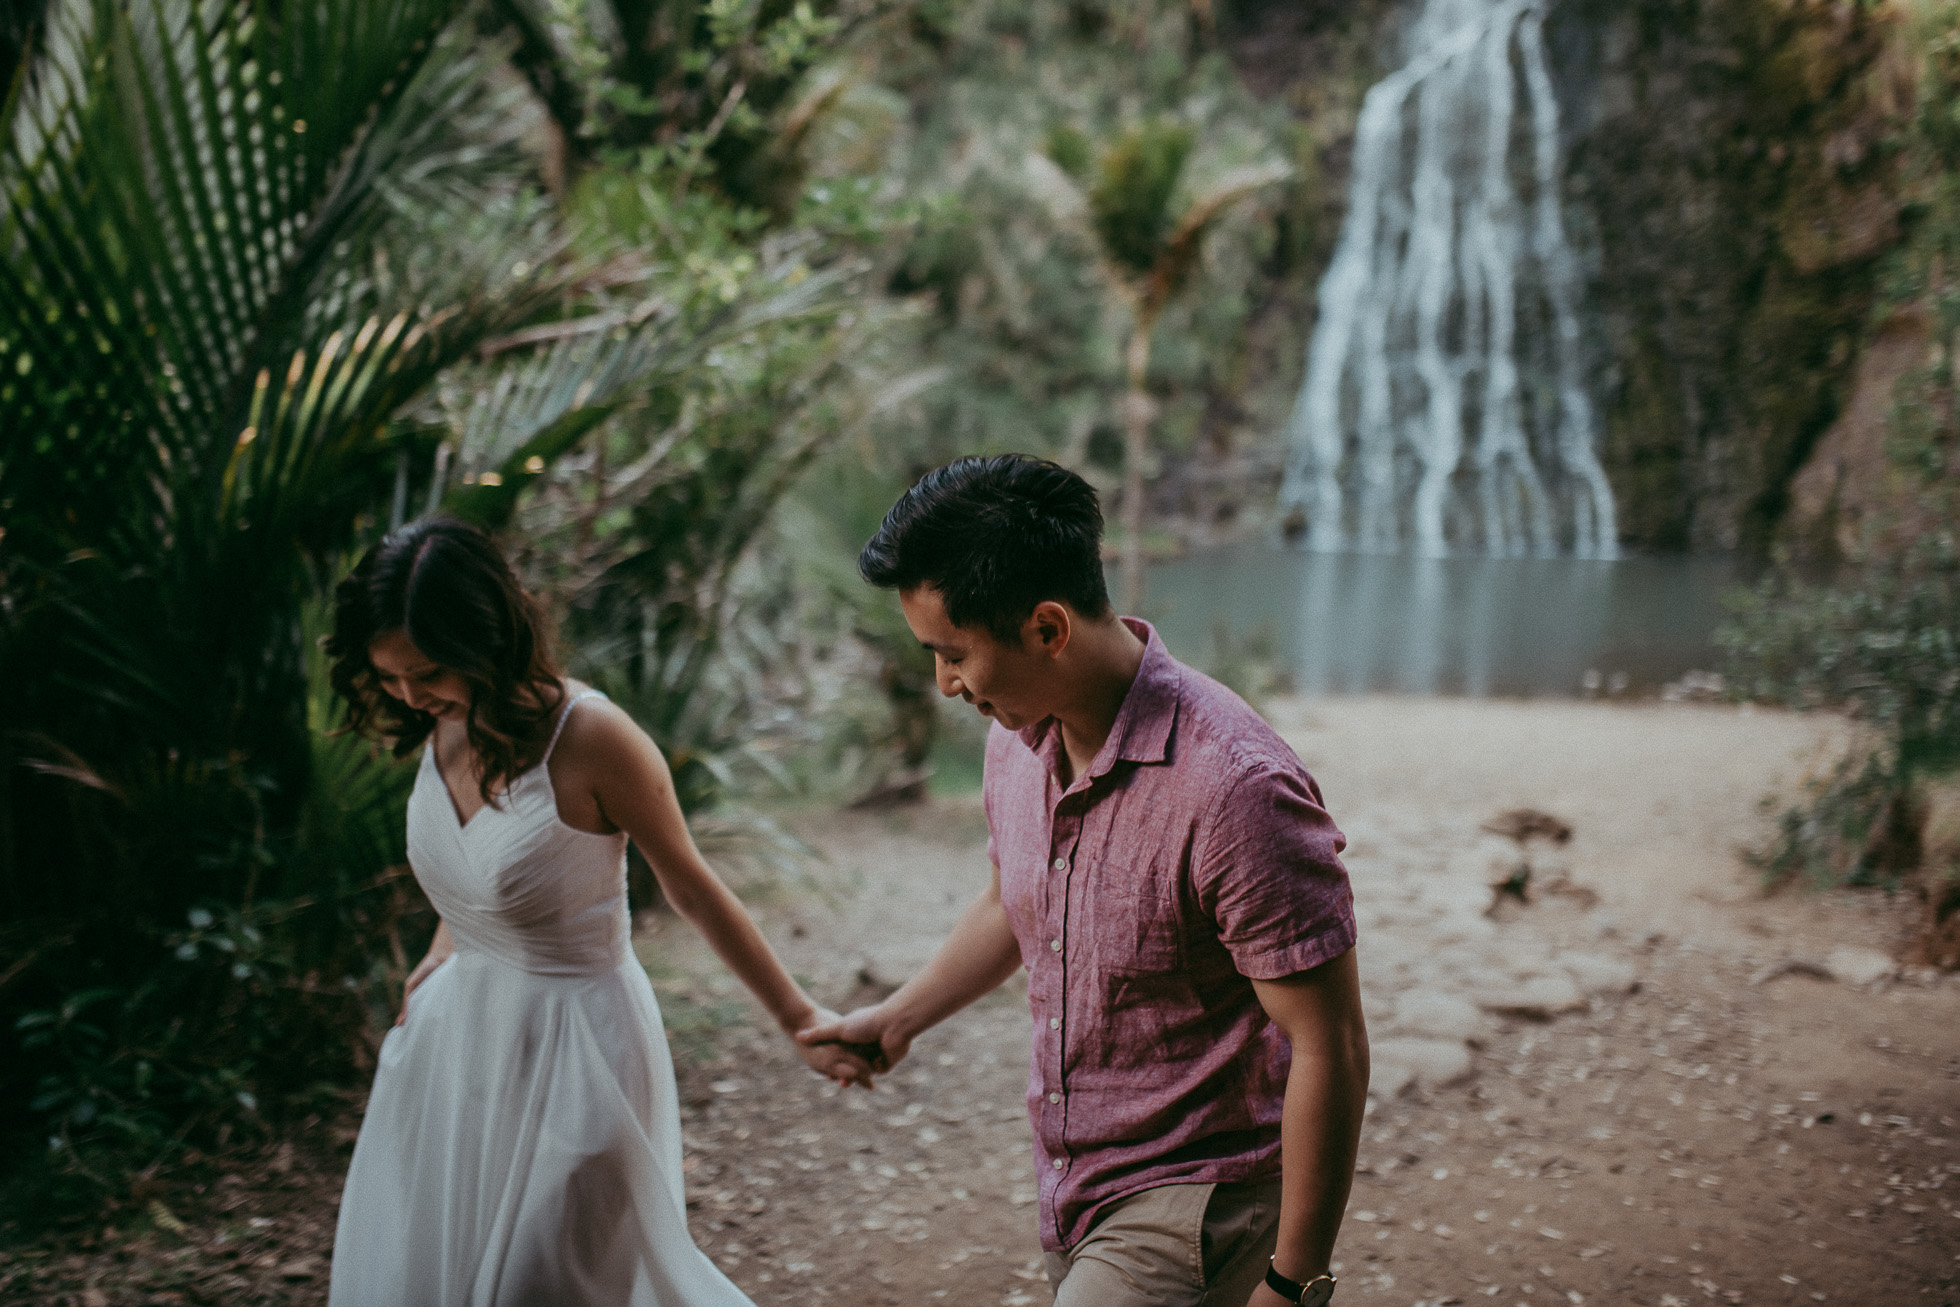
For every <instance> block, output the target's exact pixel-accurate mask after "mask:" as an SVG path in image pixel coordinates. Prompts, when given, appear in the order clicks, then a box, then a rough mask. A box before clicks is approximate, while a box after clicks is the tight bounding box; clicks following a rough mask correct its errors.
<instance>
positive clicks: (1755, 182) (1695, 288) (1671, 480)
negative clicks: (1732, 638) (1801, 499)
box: [1562, 0, 1912, 549]
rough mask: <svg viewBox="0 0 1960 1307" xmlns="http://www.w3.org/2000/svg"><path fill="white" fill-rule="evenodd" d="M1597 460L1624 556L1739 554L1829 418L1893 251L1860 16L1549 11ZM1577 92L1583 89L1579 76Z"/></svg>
mask: <svg viewBox="0 0 1960 1307" xmlns="http://www.w3.org/2000/svg"><path fill="white" fill-rule="evenodd" d="M1562 27H1563V29H1564V31H1565V32H1566V33H1567V48H1568V49H1570V50H1571V51H1572V52H1573V53H1574V54H1575V55H1576V56H1577V57H1576V58H1575V59H1574V60H1573V66H1575V67H1579V68H1586V67H1588V66H1590V70H1591V71H1592V72H1593V76H1592V77H1591V78H1590V79H1579V78H1575V79H1572V80H1573V83H1574V84H1573V85H1572V86H1571V90H1572V92H1573V94H1574V95H1575V97H1576V98H1577V99H1578V103H1579V104H1580V105H1582V106H1583V107H1584V108H1583V110H1582V114H1583V116H1582V117H1581V119H1580V121H1579V122H1578V123H1577V124H1576V126H1575V130H1574V140H1573V142H1572V150H1571V153H1570V156H1569V158H1570V172H1569V184H1570V187H1571V194H1572V197H1573V201H1574V207H1575V209H1577V210H1578V211H1579V212H1581V213H1583V214H1586V215H1589V216H1591V217H1592V218H1593V219H1594V221H1595V222H1596V223H1597V245H1596V248H1597V251H1598V259H1599V262H1598V268H1597V273H1596V278H1595V283H1594V304H1595V307H1596V309H1597V312H1598V315H1599V316H1598V319H1597V322H1598V328H1599V338H1598V340H1599V347H1600V354H1601V358H1602V364H1603V366H1602V368H1601V372H1600V376H1599V383H1600V396H1601V400H1602V403H1603V406H1604V409H1605V412H1606V437H1605V446H1606V447H1605V450H1604V454H1605V458H1606V462H1607V467H1608V472H1609V475H1610V476H1611V478H1612V480H1613V482H1614V488H1615V491H1616V493H1617V496H1618V499H1619V502H1620V521H1621V524H1622V536H1623V539H1624V540H1625V542H1626V543H1627V544H1628V545H1629V546H1631V547H1633V548H1647V549H1734V548H1738V547H1740V548H1757V549H1760V548H1762V547H1764V546H1765V545H1767V544H1768V543H1770V541H1771V540H1772V538H1773V537H1774V536H1775V534H1776V533H1777V531H1778V529H1779V527H1780V526H1781V525H1782V524H1783V522H1784V520H1785V518H1786V516H1787V510H1788V506H1789V502H1790V484H1791V480H1792V478H1793V477H1794V476H1795V474H1796V473H1797V471H1798V469H1799V468H1800V467H1801V466H1802V465H1803V463H1804V461H1805V460H1806V458H1807V457H1808V456H1809V455H1810V453H1811V450H1812V448H1813V446H1814V445H1815V444H1816V443H1817V441H1818V439H1819V437H1820V436H1821V435H1822V434H1823V432H1824V431H1825V430H1826V428H1828V427H1829V426H1830V424H1831V423H1832V422H1833V420H1834V419H1835V418H1836V417H1837V416H1838V414H1839V413H1840V412H1841V411H1842V410H1843V409H1844V408H1845V407H1846V404H1847V402H1848V398H1849V393H1850V389H1851V384H1852V381H1853V378H1854V376H1855V375H1856V374H1855V369H1856V366H1857V360H1858V356H1859V354H1860V352H1861V349H1862V347H1863V344H1864V339H1863V337H1864V335H1865V325H1866V323H1867V322H1868V321H1869V319H1870V317H1871V308H1872V302H1873V297H1874V292H1875V279H1876V272H1877V269H1878V266H1879V262H1880V259H1881V256H1883V255H1884V254H1886V253H1887V251H1889V250H1890V249H1891V248H1893V246H1895V245H1896V243H1897V242H1898V240H1899V238H1900V230H1901V229H1900V223H1899V214H1900V207H1901V206H1900V198H1899V196H1900V181H1899V177H1898V151H1897V150H1896V148H1888V147H1889V146H1890V145H1891V143H1892V141H1893V139H1894V138H1895V137H1896V135H1897V132H1898V130H1899V128H1900V126H1901V124H1902V123H1903V121H1904V120H1905V118H1906V116H1907V114H1908V113H1909V111H1910V107H1911V103H1912V97H1911V89H1910V84H1909V77H1908V76H1907V71H1908V67H1909V65H1908V64H1907V63H1906V62H1905V61H1904V60H1902V59H1900V58H1898V57H1897V52H1896V50H1895V48H1894V38H1895V36H1896V30H1897V16H1896V15H1895V14H1894V13H1893V12H1892V7H1890V6H1887V5H1884V4H1872V5H1849V4H1821V3H1803V2H1802V0H1636V2H1635V3H1632V4H1624V3H1615V4H1606V3H1600V2H1598V0H1572V2H1571V3H1569V4H1567V5H1566V6H1565V8H1564V10H1563V13H1562ZM1587 80H1589V81H1590V85H1587V84H1585V83H1586V81H1587Z"/></svg>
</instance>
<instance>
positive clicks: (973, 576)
mask: <svg viewBox="0 0 1960 1307" xmlns="http://www.w3.org/2000/svg"><path fill="white" fill-rule="evenodd" d="M1102 526H1103V519H1102V508H1101V507H1100V506H1099V505H1098V504H1097V502H1096V490H1095V487H1094V486H1091V485H1090V484H1089V483H1088V482H1087V481H1084V480H1083V479H1082V478H1081V477H1079V476H1077V475H1076V474H1075V473H1073V472H1071V471H1069V470H1068V469H1067V468H1065V467H1062V466H1060V465H1058V464H1055V463H1051V462H1049V461H1048V460H1047V459H1045V458H1031V457H1029V456H1028V455H1026V454H1000V455H996V456H994V457H992V458H979V457H968V458H956V459H954V460H953V461H952V462H950V463H948V464H946V466H944V467H940V468H934V469H933V470H932V471H930V472H928V473H926V474H925V475H924V476H922V477H920V478H919V481H918V484H917V485H915V486H913V487H912V488H911V489H910V490H908V491H906V492H905V493H904V494H903V495H902V496H900V497H899V501H898V502H897V503H896V504H893V505H892V508H891V512H889V513H887V514H885V521H884V524H883V525H882V526H880V527H879V528H878V534H877V535H875V536H872V537H871V543H870V544H867V545H866V546H865V547H864V552H863V553H861V554H859V555H858V571H859V572H861V573H863V575H864V579H865V580H867V581H869V582H871V584H873V585H875V586H878V587H880V588H882V589H886V590H910V589H913V588H914V587H916V586H921V585H929V586H931V587H932V588H933V589H935V590H937V591H939V593H940V595H941V596H942V597H943V598H944V599H945V601H946V616H947V617H948V618H950V619H951V620H952V623H953V625H955V626H966V627H972V626H978V627H984V628H985V629H986V630H987V631H988V632H989V633H991V634H992V635H993V637H994V638H995V639H997V640H1000V641H1002V642H1004V643H1007V644H1012V645H1018V644H1020V642H1021V624H1022V623H1023V622H1025V621H1027V619H1028V614H1029V613H1032V612H1033V611H1034V606H1035V605H1036V604H1038V603H1041V602H1042V601H1044V600H1048V599H1055V600H1060V601H1062V602H1064V603H1066V604H1068V605H1069V606H1070V607H1071V608H1073V609H1075V611H1076V612H1078V613H1080V614H1082V615H1083V616H1084V617H1088V618H1102V617H1107V616H1108V615H1109V611H1110V609H1109V590H1108V588H1107V587H1106V586H1105V584H1104V582H1103V570H1102Z"/></svg>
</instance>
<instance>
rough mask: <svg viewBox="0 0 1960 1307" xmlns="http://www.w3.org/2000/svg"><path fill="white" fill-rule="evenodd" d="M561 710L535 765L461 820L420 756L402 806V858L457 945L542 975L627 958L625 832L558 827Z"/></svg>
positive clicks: (595, 968)
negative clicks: (554, 766) (555, 784)
mask: <svg viewBox="0 0 1960 1307" xmlns="http://www.w3.org/2000/svg"><path fill="white" fill-rule="evenodd" d="M597 694H598V692H597V691H594V690H587V691H585V692H584V693H581V694H578V695H575V696H573V697H572V699H571V700H570V701H569V702H568V703H566V705H565V707H564V709H563V711H562V712H561V714H560V716H559V719H558V725H557V728H556V729H555V730H554V731H553V732H552V739H551V744H550V745H549V746H548V747H547V748H546V750H545V755H544V758H543V759H542V760H540V761H539V763H538V764H537V766H535V767H532V768H531V769H530V770H528V771H525V772H522V773H520V774H519V775H517V776H516V777H514V778H513V779H512V780H511V781H510V783H509V785H508V786H507V787H506V789H505V791H504V792H503V793H502V794H500V795H498V796H497V799H496V801H495V802H493V803H489V804H486V805H484V806H483V807H482V808H481V809H479V810H478V811H477V813H476V815H475V816H473V817H471V818H470V819H469V820H468V821H467V822H465V821H462V820H461V819H460V818H459V817H458V816H457V815H456V805H455V803H454V801H453V800H452V799H451V798H450V796H449V789H448V787H447V786H446V785H445V784H444V783H443V779H442V772H441V770H440V769H439V768H438V767H437V766H436V758H435V746H434V744H433V742H432V743H430V744H429V745H428V746H426V747H425V748H424V749H423V750H422V765H421V770H420V772H419V773H418V774H417V776H416V778H415V788H414V789H413V790H412V791H411V792H410V794H409V799H408V860H409V863H410V865H411V866H413V868H414V870H415V878H416V880H417V881H419V882H420V883H421V885H422V889H423V891H424V892H425V893H426V894H428V896H429V901H430V903H432V904H433V905H434V906H435V909H436V911H437V912H438V913H439V914H441V916H442V919H443V920H444V921H446V922H447V923H449V933H450V934H451V935H452V936H454V937H455V940H456V947H457V949H458V950H467V951H470V952H476V953H483V954H487V955H488V956H490V957H492V958H495V959H496V960H498V961H499V962H502V963H504V964H505V965H507V966H512V967H516V968H518V969H519V970H521V971H528V972H531V973H532V974H534V975H542V976H585V975H596V974H599V973H601V972H605V971H609V970H611V969H612V968H614V967H617V966H618V965H619V963H620V962H621V961H622V960H623V959H624V958H626V957H627V956H628V954H629V950H630V938H631V929H630V924H629V920H628V916H627V910H626V837H625V836H624V835H617V834H616V835H595V834H592V833H591V832H589V831H582V830H579V829H577V828H576V827H573V826H568V825H566V824H565V822H564V820H563V819H562V818H561V817H559V815H558V796H557V794H556V792H555V791H554V790H553V789H552V786H551V767H550V762H551V753H552V750H553V749H555V748H556V747H557V743H558V735H559V733H560V732H562V731H563V730H564V727H565V722H566V720H567V719H568V718H569V717H570V716H571V710H572V707H573V705H575V704H577V703H578V702H579V701H580V700H582V699H586V698H590V697H594V696H596V695H597Z"/></svg>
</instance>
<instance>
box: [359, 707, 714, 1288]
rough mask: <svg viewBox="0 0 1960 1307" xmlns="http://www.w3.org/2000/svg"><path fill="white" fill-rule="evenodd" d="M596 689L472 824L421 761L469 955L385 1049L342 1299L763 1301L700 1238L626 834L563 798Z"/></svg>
mask: <svg viewBox="0 0 1960 1307" xmlns="http://www.w3.org/2000/svg"><path fill="white" fill-rule="evenodd" d="M594 693H596V692H595V691H586V692H585V693H583V694H579V695H577V696H574V697H573V698H572V699H571V700H570V701H568V702H567V703H566V705H565V707H564V709H563V711H562V712H561V713H560V715H559V718H558V723H557V726H556V728H555V729H554V730H553V732H552V737H551V745H550V746H547V748H546V750H545V761H541V762H539V764H538V765H537V766H535V767H533V768H531V769H530V770H529V771H527V772H525V773H523V774H522V775H521V776H518V777H517V778H516V779H515V780H513V781H512V782H511V784H510V787H509V792H508V795H507V796H506V797H505V798H504V799H503V800H502V801H501V802H500V803H498V804H493V805H490V806H488V807H485V808H484V809H482V810H481V811H480V812H478V813H477V814H476V815H475V816H474V817H472V818H471V819H470V820H469V821H468V822H467V823H463V822H460V821H459V820H458V819H457V816H456V809H455V805H454V804H453V803H452V802H451V801H450V797H449V791H448V789H447V788H446V787H445V785H444V784H443V779H442V775H441V773H440V771H438V770H437V767H436V764H435V751H434V747H433V745H430V746H428V747H425V748H424V749H423V751H422V764H421V770H420V772H419V773H418V774H417V776H416V778H415V789H414V791H413V793H412V794H411V795H410V798H409V801H408V856H409V861H410V863H411V864H412V866H413V867H414V870H415V878H416V880H417V881H419V882H420V883H421V885H422V888H423V890H425V891H426V892H427V893H428V896H429V901H430V902H432V903H433V904H434V905H435V908H436V911H437V912H439V913H441V914H442V919H443V920H444V921H445V922H447V923H448V925H449V931H450V934H451V935H453V936H454V937H455V940H456V953H455V956H453V957H452V958H450V959H449V960H448V961H447V962H445V963H443V964H442V965H441V966H440V967H438V968H436V970H435V971H434V972H433V973H432V974H431V975H430V976H429V978H428V979H427V980H426V981H425V982H424V983H423V984H422V986H421V987H420V988H419V989H417V990H416V991H415V996H414V998H413V999H412V1000H411V1001H410V1003H409V1008H408V1020H407V1022H406V1023H405V1024H403V1025H400V1026H397V1027H395V1028H394V1029H393V1030H391V1031H389V1033H388V1037H387V1038H386V1040H384V1041H383V1043H382V1045H381V1059H380V1066H379V1067H378V1068H377V1070H376V1071H375V1076H374V1090H373V1093H372V1094H371V1095H370V1097H369V1099H368V1109H367V1117H366V1119H365V1121H363V1123H362V1125H361V1135H360V1140H359V1142H358V1143H356V1144H355V1146H354V1160H353V1163H352V1165H351V1166H350V1167H349V1168H348V1172H347V1186H346V1189H345V1190H344V1191H343V1192H342V1195H341V1200H340V1224H339V1230H338V1232H337V1234H336V1236H335V1239H334V1251H333V1281H332V1285H331V1288H330V1289H329V1291H328V1298H327V1301H328V1303H329V1304H330V1307H449V1305H450V1304H455V1305H456V1307H465V1305H467V1307H519V1305H520V1304H522V1305H523V1307H577V1305H580V1304H588V1303H589V1304H602V1303H603V1304H606V1305H607V1307H626V1305H627V1304H631V1305H632V1307H751V1305H750V1303H749V1299H748V1298H747V1297H746V1296H744V1295H743V1294H742V1292H741V1291H740V1290H739V1289H737V1288H736V1287H735V1286H734V1285H733V1284H731V1283H730V1282H729V1281H728V1279H727V1278H726V1277H725V1276H723V1275H722V1273H721V1272H720V1271H719V1270H717V1269H716V1268H715V1265H714V1263H712V1262H710V1261H709V1260H708V1258H707V1256H706V1255H705V1254H703V1253H702V1252H701V1250H700V1249H698V1248H696V1247H695V1246H694V1241H693V1239H692V1238H691V1237H690V1236H689V1235H688V1231H687V1207H686V1200H685V1196H684V1192H683V1188H682V1183H681V1130H680V1113H679V1106H678V1103H677V1101H676V1094H675V1090H674V1070H673V1062H672V1060H671V1059H670V1057H669V1056H668V1052H667V1040H666V1036H665V1034H664V1032H663V1031H662V1029H661V1025H660V1009H659V1007H658V1005H657V1004H656V1003H655V1001H654V996H653V987H652V986H651V985H650V984H648V983H647V977H646V972H645V971H644V970H642V969H641V967H640V965H639V963H638V962H637V961H635V960H634V957H633V953H632V950H631V948H630V946H629V926H628V920H627V912H626V876H625V871H626V868H625V854H626V837H625V836H624V835H593V834H588V833H587V832H584V831H580V830H576V829H574V828H573V827H571V826H568V825H566V824H565V823H564V822H563V821H562V820H560V819H559V816H558V805H557V799H556V796H555V795H554V794H553V793H552V788H551V773H550V771H549V769H548V768H547V767H546V765H545V764H546V762H548V761H549V760H550V757H551V748H552V747H555V746H556V744H557V742H558V733H559V732H561V731H563V730H564V728H565V721H566V719H567V718H568V717H569V716H570V715H571V712H572V709H573V708H574V707H576V706H577V704H578V702H579V700H581V699H584V698H587V697H589V696H590V695H592V694H594Z"/></svg>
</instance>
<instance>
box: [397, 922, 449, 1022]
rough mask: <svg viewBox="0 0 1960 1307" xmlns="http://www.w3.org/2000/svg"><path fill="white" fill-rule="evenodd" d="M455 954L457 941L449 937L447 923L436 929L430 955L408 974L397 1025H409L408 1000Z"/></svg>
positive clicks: (430, 945)
mask: <svg viewBox="0 0 1960 1307" xmlns="http://www.w3.org/2000/svg"><path fill="white" fill-rule="evenodd" d="M455 952H456V941H455V940H453V939H451V938H450V937H449V923H448V922H446V921H445V922H443V923H442V924H441V925H439V926H437V927H436V937H435V939H433V940H431V941H430V943H429V951H428V953H427V954H426V955H425V956H424V957H423V959H422V960H421V961H420V962H418V963H416V964H415V970H413V971H411V972H409V973H408V982H407V983H406V984H404V985H403V986H402V1010H401V1015H400V1016H397V1017H396V1018H395V1024H396V1025H398V1026H400V1025H406V1024H407V1023H408V1000H409V999H410V998H412V997H414V995H415V991H416V990H417V989H420V988H421V987H422V982H423V981H425V980H427V979H428V978H429V977H430V976H433V975H434V974H435V973H436V968H437V967H439V966H441V965H442V964H443V963H445V962H447V961H449V959H450V958H451V957H452V956H454V954H455Z"/></svg>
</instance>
